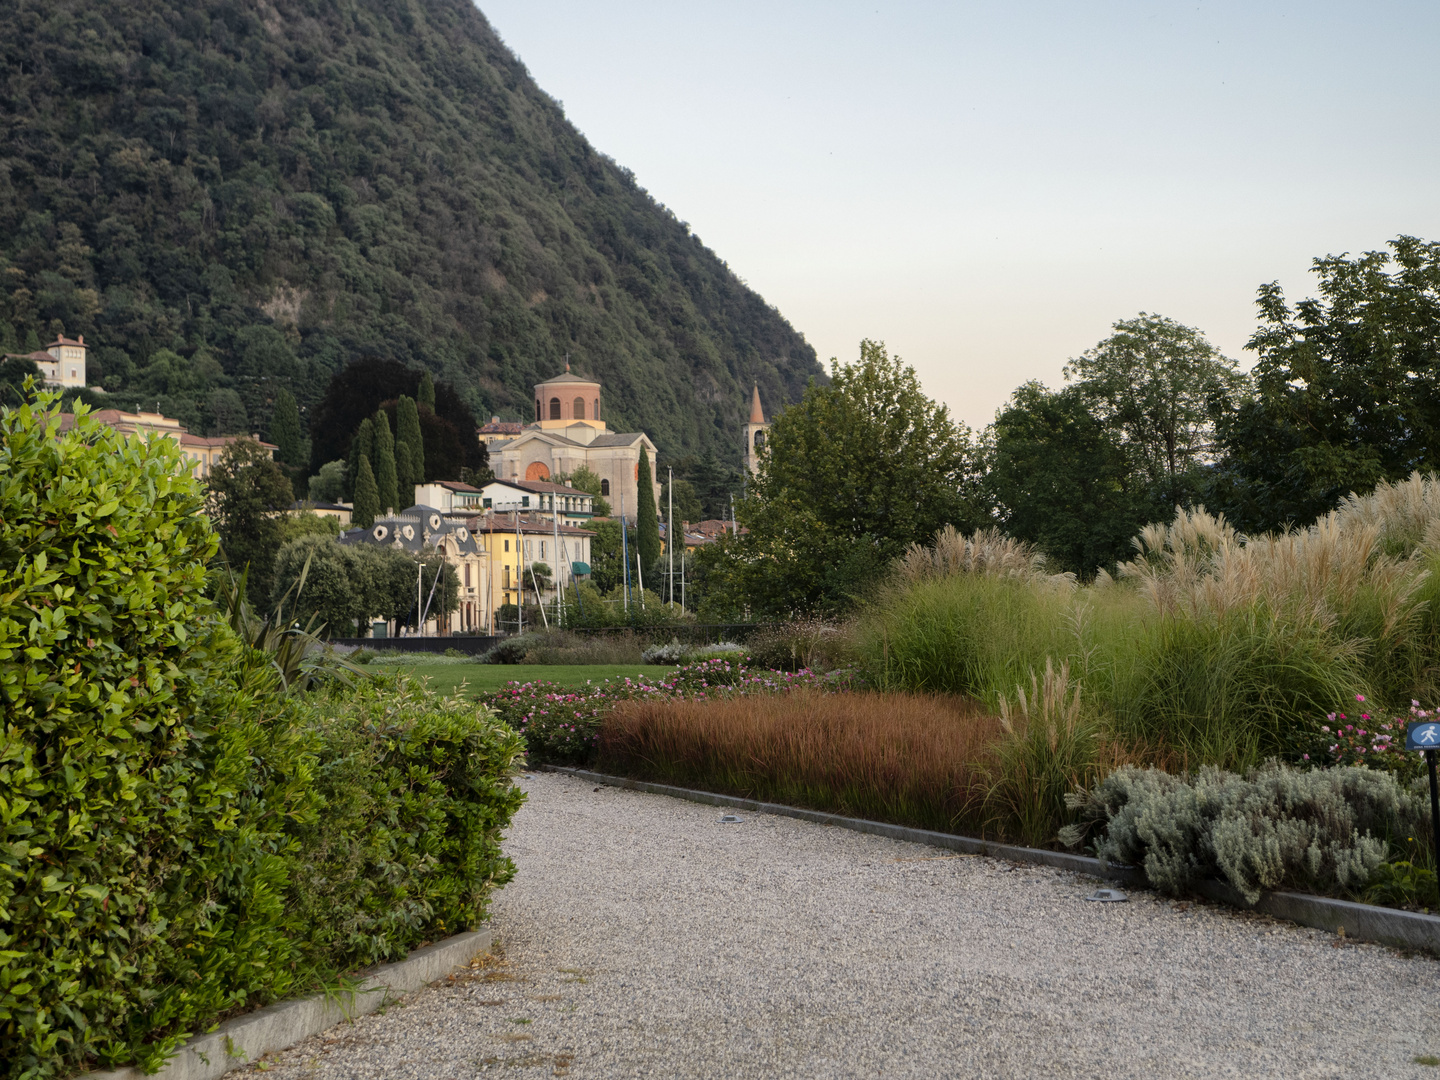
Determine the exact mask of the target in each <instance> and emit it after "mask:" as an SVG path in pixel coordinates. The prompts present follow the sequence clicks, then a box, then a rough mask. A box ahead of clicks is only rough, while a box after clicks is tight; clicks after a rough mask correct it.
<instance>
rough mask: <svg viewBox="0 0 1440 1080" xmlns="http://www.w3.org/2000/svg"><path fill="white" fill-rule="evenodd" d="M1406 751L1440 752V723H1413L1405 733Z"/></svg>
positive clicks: (1429, 721) (1432, 721) (1428, 721)
mask: <svg viewBox="0 0 1440 1080" xmlns="http://www.w3.org/2000/svg"><path fill="white" fill-rule="evenodd" d="M1405 749H1406V750H1440V722H1437V721H1434V720H1426V721H1421V722H1419V723H1412V724H1411V725H1410V726H1409V727H1408V728H1407V729H1406V731H1405Z"/></svg>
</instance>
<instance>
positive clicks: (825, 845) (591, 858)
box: [265, 773, 1440, 1080]
mask: <svg viewBox="0 0 1440 1080" xmlns="http://www.w3.org/2000/svg"><path fill="white" fill-rule="evenodd" d="M525 787H526V789H527V790H528V792H529V796H530V797H529V802H528V803H527V804H526V806H525V807H524V808H523V809H522V810H521V811H520V813H519V814H518V815H517V817H516V819H515V823H514V826H513V828H512V830H511V834H510V837H509V839H508V843H507V850H508V851H509V852H510V854H511V855H512V856H513V857H514V859H515V862H516V864H517V865H518V867H519V873H518V874H517V876H516V878H515V881H514V882H513V883H512V884H510V885H509V886H507V887H506V888H505V889H504V890H502V892H501V893H500V894H499V895H498V897H497V899H496V902H495V905H494V927H495V933H496V937H497V941H498V943H499V945H500V949H501V950H502V951H503V957H502V958H500V959H498V960H496V961H495V962H493V963H491V964H489V965H488V966H486V967H482V968H477V969H475V970H474V971H472V972H469V973H467V974H466V975H464V976H462V977H460V978H458V979H455V980H452V981H451V983H450V984H448V985H442V986H439V987H436V988H431V989H427V990H423V991H421V992H419V993H417V994H414V995H412V996H411V997H410V998H408V999H406V1001H405V1002H404V1003H403V1004H401V1005H399V1006H397V1007H394V1008H392V1009H390V1010H389V1011H388V1012H387V1013H385V1014H383V1015H381V1014H377V1015H375V1016H370V1017H365V1018H362V1019H361V1020H359V1021H358V1022H357V1023H355V1024H354V1025H353V1026H344V1027H340V1028H336V1029H334V1030H332V1031H330V1032H328V1033H327V1034H326V1035H323V1036H320V1037H317V1038H315V1039H312V1040H310V1041H309V1042H307V1043H304V1044H302V1045H301V1046H298V1047H296V1048H295V1049H293V1050H290V1051H287V1052H285V1053H284V1054H282V1055H279V1057H278V1058H277V1060H276V1061H274V1062H266V1063H265V1064H266V1065H269V1066H270V1069H269V1072H268V1074H267V1075H269V1076H272V1077H275V1076H278V1077H297V1078H298V1077H312V1076H313V1077H327V1078H329V1077H335V1078H338V1077H384V1078H387V1080H390V1078H397V1080H398V1078H402V1077H415V1078H423V1080H437V1078H451V1077H456V1078H458V1077H472V1076H479V1075H486V1076H506V1077H509V1076H513V1077H517V1078H524V1077H541V1076H552V1075H554V1076H572V1077H576V1078H582V1077H666V1078H668V1077H716V1078H738V1077H787V1076H793V1077H874V1076H884V1077H927V1078H928V1077H942V1076H943V1077H951V1076H965V1077H971V1076H974V1077H1012V1076H1013V1077H1038V1076H1045V1077H1070V1076H1076V1077H1082V1076H1083V1077H1090V1076H1093V1077H1105V1078H1112V1077H1155V1076H1175V1077H1191V1076H1194V1077H1208V1076H1244V1077H1252V1076H1275V1077H1287V1078H1288V1077H1322V1076H1323V1077H1331V1076H1333V1077H1361V1076H1377V1077H1407V1076H1415V1077H1430V1078H1436V1080H1440V1068H1437V1067H1426V1066H1425V1065H1422V1064H1417V1063H1415V1060H1414V1059H1415V1058H1416V1057H1417V1056H1426V1055H1431V1054H1437V1055H1440V1015H1437V1010H1436V1009H1435V1008H1434V1007H1433V1005H1430V1004H1428V1003H1427V1002H1429V1001H1433V999H1434V996H1435V993H1436V989H1437V986H1436V984H1437V976H1440V965H1437V963H1436V962H1434V961H1432V960H1429V959H1424V958H1407V957H1404V956H1402V955H1399V954H1397V953H1395V952H1393V951H1391V950H1388V949H1385V948H1382V947H1379V946H1371V945H1353V944H1344V943H1341V942H1339V941H1337V939H1336V938H1333V937H1331V936H1330V935H1328V934H1324V933H1321V932H1319V931H1311V930H1305V929H1300V928H1297V927H1294V926H1292V925H1290V924H1285V923H1277V922H1274V921H1272V920H1270V919H1267V918H1264V917H1256V916H1248V915H1242V914H1238V913H1236V912H1233V911H1231V910H1228V909H1224V908H1218V907H1211V906H1207V905H1203V904H1200V905H1191V906H1184V905H1180V904H1174V903H1171V902H1169V901H1165V900H1160V899H1158V898H1156V897H1154V896H1152V895H1151V894H1147V893H1138V894H1133V895H1132V897H1131V902H1130V903H1126V904H1099V903H1085V902H1083V900H1082V898H1083V897H1084V896H1086V895H1087V894H1089V893H1090V892H1092V891H1094V889H1095V888H1096V887H1097V884H1098V883H1097V882H1096V881H1095V880H1093V879H1089V878H1083V877H1079V876H1077V875H1074V874H1069V873H1064V872H1061V871H1056V870H1050V869H1042V868H1035V867H1029V866H1016V865H1011V864H1008V863H1004V862H999V861H996V860H993V859H985V858H975V857H966V856H959V857H957V856H953V855H945V854H942V853H940V852H937V851H936V850H935V849H934V848H926V847H921V846H919V845H915V844H905V843H900V842H897V841H894V840H887V839H883V838H880V837H873V836H866V835H863V834H860V833H852V832H848V831H846V830H842V829H835V828H827V827H825V826H821V825H811V824H809V823H807V822H801V821H795V820H792V819H790V818H776V817H767V816H764V815H756V814H748V813H746V814H742V815H741V816H742V817H743V819H744V820H743V821H742V822H740V823H739V824H721V823H720V822H719V820H718V819H719V817H720V815H721V813H723V811H721V810H719V809H717V808H715V807H710V806H704V805H700V804H696V803H689V802H682V801H680V800H676V799H670V798H666V797H664V796H658V795H646V794H640V793H637V792H628V791H622V790H619V789H616V788H608V787H606V788H601V789H599V790H593V789H592V786H591V785H588V784H585V783H583V782H581V781H578V780H574V779H572V778H569V777H564V776H557V775H554V774H548V773H542V774H537V775H535V776H534V777H533V778H530V779H527V780H526V781H525Z"/></svg>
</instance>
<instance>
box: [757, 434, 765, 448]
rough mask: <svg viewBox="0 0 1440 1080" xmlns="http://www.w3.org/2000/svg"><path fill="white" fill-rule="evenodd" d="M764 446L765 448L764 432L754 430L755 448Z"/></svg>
mask: <svg viewBox="0 0 1440 1080" xmlns="http://www.w3.org/2000/svg"><path fill="white" fill-rule="evenodd" d="M764 448H765V433H764V432H763V431H757V432H755V449H756V450H763V449H764Z"/></svg>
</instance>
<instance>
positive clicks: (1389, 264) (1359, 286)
mask: <svg viewBox="0 0 1440 1080" xmlns="http://www.w3.org/2000/svg"><path fill="white" fill-rule="evenodd" d="M1389 247H1390V249H1391V250H1390V251H1369V252H1366V253H1365V254H1363V255H1360V256H1357V257H1353V258H1352V257H1350V256H1349V255H1348V254H1347V255H1330V256H1326V257H1325V258H1323V259H1315V260H1314V263H1313V265H1312V270H1313V272H1314V273H1315V275H1316V277H1317V279H1318V284H1317V290H1318V294H1319V295H1318V296H1315V297H1313V298H1309V299H1305V300H1302V301H1300V302H1299V303H1298V304H1295V305H1294V306H1293V307H1292V306H1291V305H1290V304H1289V303H1288V302H1287V301H1286V299H1285V296H1284V294H1283V292H1282V291H1281V288H1280V285H1279V283H1278V282H1271V283H1269V284H1267V285H1263V286H1261V288H1260V291H1259V297H1258V299H1257V300H1256V305H1257V306H1258V308H1259V312H1260V320H1261V326H1260V328H1259V329H1258V330H1257V331H1256V332H1255V334H1254V336H1253V337H1251V339H1250V342H1249V344H1248V346H1247V348H1249V349H1252V350H1254V351H1255V352H1256V353H1257V354H1258V356H1259V359H1258V361H1257V363H1256V365H1255V369H1254V372H1253V377H1254V380H1255V394H1254V396H1253V397H1252V398H1251V399H1249V400H1247V401H1245V402H1243V403H1242V404H1241V405H1240V407H1239V408H1238V409H1237V410H1236V411H1235V412H1234V413H1232V414H1231V415H1230V416H1228V417H1226V418H1225V419H1224V420H1222V422H1221V424H1220V436H1221V445H1222V448H1223V450H1224V461H1223V462H1222V468H1221V470H1220V471H1219V475H1218V476H1217V478H1216V483H1215V485H1214V491H1215V494H1214V497H1213V502H1214V503H1215V505H1216V507H1217V508H1222V509H1224V510H1225V511H1226V513H1227V514H1228V515H1229V516H1230V517H1231V518H1232V519H1233V520H1235V521H1236V522H1237V524H1240V525H1241V526H1242V527H1245V528H1249V529H1252V530H1253V529H1269V528H1278V527H1281V526H1284V525H1293V524H1302V523H1305V522H1308V521H1311V520H1314V518H1315V517H1316V516H1318V515H1319V514H1322V513H1325V512H1326V511H1328V510H1331V509H1333V508H1334V507H1335V506H1336V505H1337V504H1338V502H1339V500H1340V499H1341V498H1343V497H1344V496H1345V495H1346V494H1347V493H1348V492H1350V491H1360V492H1364V491H1368V490H1369V489H1371V488H1373V487H1374V486H1375V485H1376V484H1377V483H1379V482H1380V481H1381V480H1396V479H1400V478H1402V477H1404V476H1408V475H1409V474H1410V473H1411V472H1412V471H1414V470H1416V469H1421V470H1425V469H1434V468H1436V467H1437V465H1440V244H1436V243H1430V242H1426V241H1423V240H1419V239H1416V238H1415V237H1410V236H1401V237H1398V238H1396V239H1395V240H1393V241H1391V242H1390V244H1389Z"/></svg>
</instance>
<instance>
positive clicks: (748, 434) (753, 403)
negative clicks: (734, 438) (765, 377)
mask: <svg viewBox="0 0 1440 1080" xmlns="http://www.w3.org/2000/svg"><path fill="white" fill-rule="evenodd" d="M753 385H754V390H752V391H751V394H750V422H749V423H748V424H746V425H745V468H746V469H748V470H749V471H750V472H751V473H754V472H755V471H756V470H758V469H759V468H760V453H761V451H763V450H764V449H765V440H766V439H767V438H768V437H769V435H768V432H769V431H770V424H769V422H768V421H766V419H765V410H764V408H762V407H761V405H760V385H759V384H758V383H755V384H753Z"/></svg>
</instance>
